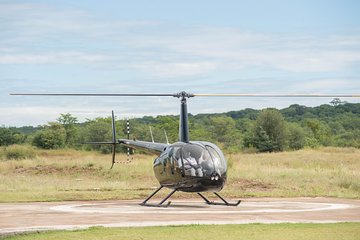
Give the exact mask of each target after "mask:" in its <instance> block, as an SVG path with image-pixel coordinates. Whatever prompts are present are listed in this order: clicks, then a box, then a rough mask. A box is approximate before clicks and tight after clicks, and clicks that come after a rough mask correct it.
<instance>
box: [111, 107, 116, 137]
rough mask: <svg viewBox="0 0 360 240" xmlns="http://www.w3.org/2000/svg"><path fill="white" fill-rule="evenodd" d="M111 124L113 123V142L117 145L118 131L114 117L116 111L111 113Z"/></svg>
mask: <svg viewBox="0 0 360 240" xmlns="http://www.w3.org/2000/svg"><path fill="white" fill-rule="evenodd" d="M111 123H112V125H111V126H112V140H113V143H116V129H115V117H114V111H111Z"/></svg>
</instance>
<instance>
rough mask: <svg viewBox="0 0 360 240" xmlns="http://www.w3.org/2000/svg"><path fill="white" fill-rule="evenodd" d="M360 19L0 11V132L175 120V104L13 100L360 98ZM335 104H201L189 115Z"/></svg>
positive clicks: (269, 13)
mask: <svg viewBox="0 0 360 240" xmlns="http://www.w3.org/2000/svg"><path fill="white" fill-rule="evenodd" d="M359 12H360V2H359V1H350V0H348V1H346V0H338V1H335V0H328V1H322V0H318V1H314V0H313V1H270V0H268V1H265V0H263V1H240V0H237V1H236V0H233V1H230V0H222V1H211V0H208V1H205V0H198V1H189V0H182V1H177V0H174V1H146V0H141V1H140V0H133V1H121V0H120V1H0V16H1V17H0V84H1V85H0V86H1V87H0V125H6V126H22V125H38V124H45V123H46V122H47V121H54V120H55V119H56V118H57V117H58V116H59V114H60V113H71V114H73V115H75V116H77V117H78V118H79V120H80V121H83V120H84V119H86V118H93V117H97V116H108V115H109V113H110V112H111V110H112V109H114V110H115V111H116V113H117V115H118V117H120V118H124V117H135V116H143V115H160V114H178V111H179V103H178V100H176V99H172V98H114V97H112V98H54V97H46V98H45V97H43V98H41V97H15V96H12V97H11V96H9V95H8V94H9V93H10V92H29V93H31V92H43V93H46V92H56V93H61V92H72V93H73V92H77V93H84V92H90V93H131V92H139V93H147V92H157V93H169V92H170V93H174V92H178V91H182V90H186V91H188V92H193V93H326V94H336V93H346V94H350V93H357V94H359V93H360V14H358V13H359ZM330 100H331V99H239V98H236V99H234V98H224V99H220V98H195V99H190V101H189V102H190V103H189V104H190V105H189V111H190V112H191V113H194V114H195V113H200V112H224V111H228V110H240V109H244V108H247V107H252V108H264V107H277V108H282V107H286V106H288V105H290V104H293V103H298V104H303V105H308V106H315V105H320V104H323V103H328V102H329V101H330ZM346 100H347V101H349V102H360V100H359V99H346Z"/></svg>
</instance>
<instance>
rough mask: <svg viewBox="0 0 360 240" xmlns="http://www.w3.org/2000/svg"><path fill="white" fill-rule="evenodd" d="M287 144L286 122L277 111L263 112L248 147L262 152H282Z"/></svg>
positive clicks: (267, 110)
mask: <svg viewBox="0 0 360 240" xmlns="http://www.w3.org/2000/svg"><path fill="white" fill-rule="evenodd" d="M285 143H286V128H285V120H284V118H283V116H282V115H281V113H280V112H279V111H278V110H276V109H270V108H268V109H265V110H262V111H261V112H260V114H259V116H258V117H257V119H256V122H255V126H254V128H253V130H252V134H251V136H250V138H248V140H247V141H246V145H248V146H253V147H256V148H257V149H258V150H259V151H261V152H273V151H282V150H283V149H284V147H285Z"/></svg>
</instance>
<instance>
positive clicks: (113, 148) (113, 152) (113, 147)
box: [110, 144, 116, 169]
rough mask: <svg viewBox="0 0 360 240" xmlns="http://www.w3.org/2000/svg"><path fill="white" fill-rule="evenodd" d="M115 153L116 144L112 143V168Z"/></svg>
mask: <svg viewBox="0 0 360 240" xmlns="http://www.w3.org/2000/svg"><path fill="white" fill-rule="evenodd" d="M115 154H116V144H113V145H112V162H111V167H110V169H112V168H113V167H114V164H115Z"/></svg>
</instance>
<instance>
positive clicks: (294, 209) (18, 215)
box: [0, 198, 360, 235]
mask: <svg viewBox="0 0 360 240" xmlns="http://www.w3.org/2000/svg"><path fill="white" fill-rule="evenodd" d="M234 201H235V200H234ZM140 202H141V201H140V200H131V201H124V200H119V201H73V202H41V203H38V202H35V203H3V204H0V235H1V234H9V233H16V232H26V231H37V230H55V229H81V228H88V227H91V226H104V227H129V226H134V227H137V226H164V225H183V224H244V223H284V222H290V223H309V222H310V223H333V222H360V200H347V199H330V198H276V199H274V198H259V199H243V201H242V203H241V204H240V205H239V206H237V207H226V206H212V205H206V204H205V203H204V202H202V201H200V200H197V199H191V200H173V202H172V204H171V205H170V206H169V207H168V208H156V207H143V206H139V205H138V204H139V203H140Z"/></svg>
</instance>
